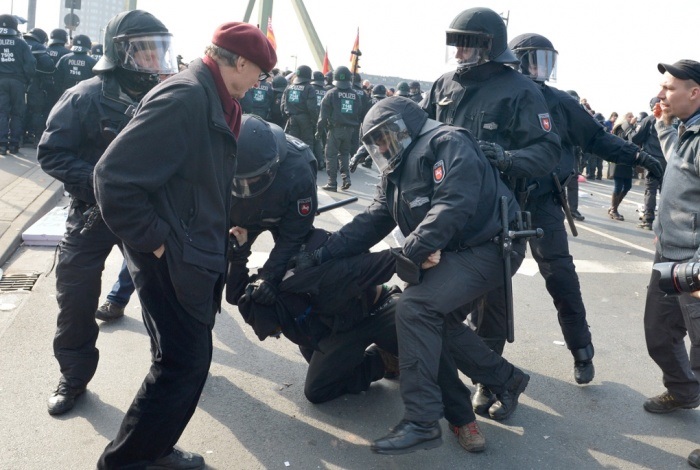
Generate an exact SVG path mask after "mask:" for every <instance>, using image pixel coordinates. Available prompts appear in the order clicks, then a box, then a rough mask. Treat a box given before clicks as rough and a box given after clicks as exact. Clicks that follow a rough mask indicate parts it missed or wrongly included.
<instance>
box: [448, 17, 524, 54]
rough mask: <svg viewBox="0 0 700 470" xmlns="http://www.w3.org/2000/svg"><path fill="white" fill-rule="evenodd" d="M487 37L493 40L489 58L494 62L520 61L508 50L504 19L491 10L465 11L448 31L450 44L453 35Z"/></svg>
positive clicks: (454, 20) (453, 21) (451, 24)
mask: <svg viewBox="0 0 700 470" xmlns="http://www.w3.org/2000/svg"><path fill="white" fill-rule="evenodd" d="M470 34H471V35H485V36H487V37H489V38H490V39H491V49H490V51H489V55H488V58H489V60H490V61H493V62H500V63H506V64H510V63H514V62H517V61H518V59H517V58H516V57H515V55H513V52H512V51H511V50H510V49H508V31H507V30H506V24H505V23H504V21H503V18H501V16H500V15H499V14H498V13H496V12H495V11H493V10H491V9H489V8H483V7H476V8H470V9H468V10H464V11H463V12H462V13H460V14H459V15H457V16H456V17H455V18H454V19H453V20H452V23H450V27H449V29H448V30H447V39H448V44H449V43H450V39H451V35H470Z"/></svg>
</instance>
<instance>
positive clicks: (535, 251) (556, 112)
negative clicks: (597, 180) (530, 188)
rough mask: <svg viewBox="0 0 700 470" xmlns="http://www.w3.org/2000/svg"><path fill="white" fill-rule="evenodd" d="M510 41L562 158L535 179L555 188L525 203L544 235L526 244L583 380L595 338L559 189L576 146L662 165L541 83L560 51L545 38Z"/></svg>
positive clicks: (620, 159)
mask: <svg viewBox="0 0 700 470" xmlns="http://www.w3.org/2000/svg"><path fill="white" fill-rule="evenodd" d="M508 47H509V48H510V49H511V50H513V52H514V53H515V55H516V57H517V58H518V59H519V61H520V64H519V67H518V70H519V71H520V72H521V73H522V74H523V75H524V76H526V77H528V78H530V79H531V80H532V81H533V82H535V83H536V84H537V86H538V87H539V89H540V91H541V92H542V95H543V96H544V98H545V101H546V103H547V107H548V109H549V114H550V116H551V119H552V122H553V126H554V130H555V131H556V132H557V134H558V135H559V138H560V139H561V159H560V161H559V165H558V167H557V172H556V176H554V175H547V176H546V177H543V178H539V179H538V180H537V181H538V182H539V184H540V185H541V186H547V187H550V188H551V191H553V193H552V192H550V193H549V194H544V196H543V198H541V199H540V200H539V201H537V203H536V205H535V204H532V203H529V204H528V205H527V206H526V208H527V209H528V210H530V211H531V213H532V223H533V225H534V226H536V227H540V228H542V229H543V230H544V233H545V235H544V237H543V238H531V239H530V249H531V250H532V256H533V257H534V258H535V261H537V264H538V266H539V270H540V274H542V277H543V278H544V280H545V285H546V287H547V291H548V292H549V295H551V296H552V300H553V302H554V306H555V308H556V309H557V316H558V320H559V324H560V325H561V330H562V334H563V335H564V341H566V346H567V348H568V349H569V350H570V351H571V354H572V356H573V358H574V380H575V381H576V383H579V384H585V383H588V382H590V381H591V380H593V377H594V373H595V369H594V367H593V354H594V351H593V343H592V341H591V334H590V331H589V329H588V323H587V322H586V308H585V306H584V304H583V298H582V296H581V286H580V284H579V280H578V275H577V274H576V267H575V266H574V262H573V257H572V256H571V254H570V253H569V242H568V239H567V235H566V229H565V228H564V211H563V210H562V209H563V208H562V203H561V202H560V201H561V199H560V197H559V196H557V192H559V191H560V189H559V188H561V187H562V186H565V182H566V180H567V179H568V178H575V177H576V176H577V175H576V172H575V171H574V168H575V160H574V159H575V156H574V147H575V146H580V147H581V148H582V149H583V151H584V152H592V153H595V154H596V155H598V156H600V157H601V158H603V159H605V160H607V161H610V162H613V163H630V164H639V165H645V166H647V167H648V168H650V171H653V172H655V173H657V174H658V175H659V176H660V175H661V171H662V170H661V166H660V165H658V163H657V162H656V160H655V159H653V158H652V157H650V156H649V155H645V154H644V153H643V152H639V149H638V148H637V147H636V146H635V145H633V144H630V143H629V142H626V141H624V140H622V139H619V138H618V137H615V136H614V135H612V134H609V133H607V132H605V130H604V128H603V126H601V125H600V124H599V123H598V122H597V121H596V120H595V118H593V117H592V116H591V115H590V114H589V113H588V112H587V111H586V110H585V109H584V108H583V107H582V106H581V105H580V104H579V102H578V101H577V100H576V99H574V98H573V97H572V96H571V95H570V94H569V93H567V92H565V91H561V90H558V89H556V88H554V87H551V86H549V85H547V84H546V83H545V82H546V81H548V80H550V79H555V80H556V65H557V55H558V53H557V51H556V50H555V49H554V46H553V45H552V43H551V41H549V39H547V38H545V37H544V36H542V35H539V34H533V33H527V34H521V35H520V36H518V37H516V38H513V40H511V41H510V43H509V44H508ZM555 177H556V178H557V179H559V180H560V181H561V183H560V186H559V188H557V187H556V184H555V187H554V188H552V187H551V183H550V182H551V181H553V180H552V178H555ZM555 200H556V201H557V202H554V201H555Z"/></svg>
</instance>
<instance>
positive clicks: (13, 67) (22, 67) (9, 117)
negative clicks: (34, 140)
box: [0, 15, 36, 155]
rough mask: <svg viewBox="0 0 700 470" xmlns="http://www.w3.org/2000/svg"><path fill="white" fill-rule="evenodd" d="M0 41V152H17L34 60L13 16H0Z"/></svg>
mask: <svg viewBox="0 0 700 470" xmlns="http://www.w3.org/2000/svg"><path fill="white" fill-rule="evenodd" d="M0 41H2V44H3V52H2V55H3V60H1V61H0V155H5V154H6V153H7V152H8V151H9V152H11V153H17V152H18V151H19V144H20V140H21V139H22V134H23V129H22V116H24V108H25V105H24V91H25V88H26V86H27V85H28V84H29V83H30V82H31V80H32V78H33V77H34V73H35V72H36V59H35V58H34V56H33V55H32V51H31V49H30V48H29V46H28V45H27V43H26V42H25V41H24V39H22V38H21V37H18V33H17V19H16V18H15V17H14V16H12V15H0ZM5 57H7V58H8V60H5V59H4V58H5ZM9 59H12V60H9Z"/></svg>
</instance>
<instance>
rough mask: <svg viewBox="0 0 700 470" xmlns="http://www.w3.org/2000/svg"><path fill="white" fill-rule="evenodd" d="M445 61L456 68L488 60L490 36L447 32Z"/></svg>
mask: <svg viewBox="0 0 700 470" xmlns="http://www.w3.org/2000/svg"><path fill="white" fill-rule="evenodd" d="M446 44H447V47H446V49H445V62H446V63H447V64H449V65H452V66H457V67H458V68H463V67H472V66H476V65H480V64H483V63H484V62H486V61H488V58H489V53H490V52H491V37H490V36H489V35H487V34H483V33H465V32H450V31H448V32H447V43H446Z"/></svg>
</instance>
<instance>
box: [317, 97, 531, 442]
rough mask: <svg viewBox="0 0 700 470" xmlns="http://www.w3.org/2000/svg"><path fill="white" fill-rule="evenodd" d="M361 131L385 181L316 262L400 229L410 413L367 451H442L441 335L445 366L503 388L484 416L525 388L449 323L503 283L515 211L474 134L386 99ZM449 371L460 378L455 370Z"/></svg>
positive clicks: (401, 333)
mask: <svg viewBox="0 0 700 470" xmlns="http://www.w3.org/2000/svg"><path fill="white" fill-rule="evenodd" d="M362 128H363V131H364V133H363V138H362V140H363V144H364V145H365V146H366V147H367V150H368V152H369V153H370V155H371V157H372V159H373V160H374V162H375V163H376V164H377V167H378V168H379V170H380V172H381V174H382V179H381V183H380V185H379V186H378V188H377V195H376V197H375V199H374V202H373V203H372V204H371V205H370V206H369V207H368V208H367V209H366V210H365V212H364V213H362V214H359V215H357V216H356V217H355V218H354V219H353V220H352V221H351V222H350V223H348V224H346V225H345V226H344V227H343V228H341V229H340V230H339V231H338V232H336V233H334V234H333V235H332V236H331V238H330V239H329V241H328V242H327V243H326V244H325V245H324V246H323V247H322V248H321V249H320V251H319V253H318V256H317V258H318V259H320V260H321V261H323V260H325V259H331V258H336V257H343V256H352V255H354V254H357V253H361V252H363V251H365V250H368V249H369V248H370V247H372V246H373V245H375V244H376V243H377V242H378V241H380V240H382V239H383V238H384V237H385V236H387V235H388V234H389V233H390V232H391V230H392V229H393V228H394V227H396V226H397V225H398V227H399V228H400V230H401V232H402V233H403V234H404V236H405V237H406V240H405V242H404V244H403V246H402V248H401V250H400V252H397V264H396V271H397V274H398V275H399V277H400V278H401V279H403V280H404V281H406V282H407V283H408V287H407V288H406V289H405V291H404V293H403V294H402V296H401V298H400V299H399V300H398V305H397V311H396V329H397V334H398V338H399V363H400V370H401V375H400V380H401V396H402V398H403V401H404V405H405V407H406V411H405V415H404V419H403V420H402V421H401V422H400V423H399V425H398V426H396V427H395V428H394V429H393V430H392V431H391V432H390V433H389V434H388V435H387V436H385V437H384V438H381V439H378V440H376V441H375V442H374V443H373V445H372V450H373V451H374V452H377V453H380V454H403V453H407V452H412V451H414V450H417V449H422V448H424V449H431V448H434V447H437V446H439V445H440V444H441V443H442V439H441V431H440V425H439V424H438V419H439V418H440V417H441V416H442V412H443V398H442V394H441V387H442V386H443V384H442V382H441V383H440V384H438V380H440V377H439V375H441V374H442V368H441V367H440V374H438V368H439V364H440V360H441V356H442V357H445V356H444V355H443V354H442V351H443V331H444V338H445V339H444V342H445V343H448V344H449V346H450V351H451V355H450V354H448V356H447V357H448V358H451V357H452V356H454V359H455V361H456V360H457V359H460V360H461V361H462V362H463V363H469V364H470V367H468V369H471V370H469V371H468V372H465V373H467V375H470V376H473V377H474V378H476V379H478V380H480V381H483V380H488V381H489V382H490V383H500V384H501V385H502V386H503V390H502V391H501V394H500V397H501V398H502V400H501V401H500V402H499V404H498V405H495V406H494V407H493V408H492V409H490V410H489V413H490V414H491V416H492V417H493V418H494V419H505V418H506V417H507V416H509V415H510V414H511V413H512V412H513V410H514V409H515V406H516V405H517V399H518V396H519V395H520V393H522V391H523V390H524V389H525V387H526V386H527V383H528V380H529V376H528V375H527V374H524V373H523V372H522V371H519V370H518V369H516V368H514V367H513V366H512V365H511V364H509V363H507V362H506V361H505V360H504V359H503V358H501V357H499V356H498V355H497V354H496V353H495V352H493V351H491V350H490V349H489V348H488V347H487V346H486V345H485V344H484V343H483V341H482V340H481V339H479V338H478V337H477V336H476V335H475V334H474V333H473V332H472V331H471V330H470V329H468V328H467V327H466V325H464V324H463V323H462V321H461V318H460V319H458V320H457V321H454V319H451V318H450V316H451V313H452V312H453V311H455V310H456V309H458V308H459V307H461V306H462V305H465V304H469V303H470V302H471V301H473V300H474V299H476V298H478V297H479V296H480V295H482V294H484V293H486V292H487V291H488V290H489V289H491V288H493V285H499V284H502V283H503V276H504V272H503V269H504V265H503V260H502V257H501V254H500V252H499V247H498V245H497V244H495V243H493V239H494V237H495V236H496V235H498V233H499V232H500V231H501V230H502V227H501V223H500V218H501V211H500V207H501V204H502V200H504V201H505V204H506V209H505V210H506V211H507V214H504V215H505V216H506V219H507V220H509V221H512V220H514V219H515V215H516V211H517V209H518V208H517V203H516V202H515V199H514V197H513V195H512V193H511V192H510V191H509V189H508V188H507V187H506V185H505V184H504V183H503V182H502V181H501V179H500V178H499V174H498V172H497V171H496V170H495V169H494V168H492V167H491V165H490V164H489V162H488V161H487V160H486V159H485V158H484V155H483V153H482V152H481V151H480V150H479V146H478V144H477V142H476V140H475V139H474V138H473V137H472V136H471V134H469V133H468V132H466V131H465V130H463V129H459V128H456V127H452V126H445V125H442V124H440V123H438V122H436V121H434V120H432V119H428V116H427V114H426V113H425V112H424V111H422V110H421V108H420V107H419V106H418V104H416V103H415V102H413V101H412V100H410V99H407V98H402V97H391V98H387V99H385V100H382V101H381V102H379V103H378V104H377V105H375V106H374V107H372V108H371V109H370V111H369V112H368V113H367V116H366V117H365V120H364V121H363V123H362ZM504 198H505V199H504ZM524 251H525V249H524V245H523V244H518V246H514V254H513V260H514V262H515V263H514V264H515V265H516V267H517V266H519V264H520V262H521V261H522V258H523V255H524ZM448 369H451V370H454V371H455V374H454V376H453V377H456V369H455V368H454V364H452V365H451V367H449V368H448ZM477 371H478V372H479V374H477V373H476V372H477ZM467 396H468V394H467ZM467 399H468V398H467Z"/></svg>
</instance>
